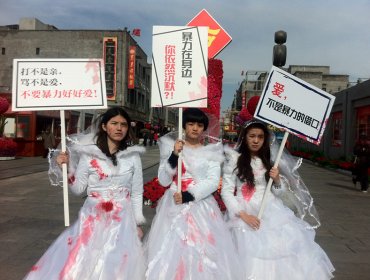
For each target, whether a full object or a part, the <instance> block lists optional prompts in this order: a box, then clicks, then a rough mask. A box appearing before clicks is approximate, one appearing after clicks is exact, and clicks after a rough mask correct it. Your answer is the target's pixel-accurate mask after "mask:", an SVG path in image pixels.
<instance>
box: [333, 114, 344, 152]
mask: <svg viewBox="0 0 370 280" xmlns="http://www.w3.org/2000/svg"><path fill="white" fill-rule="evenodd" d="M342 115H343V114H342V112H335V113H333V114H332V118H333V134H332V140H331V144H332V146H334V147H341V146H342V133H343V132H342V131H343V118H342Z"/></svg>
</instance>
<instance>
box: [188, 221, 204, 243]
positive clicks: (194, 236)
mask: <svg viewBox="0 0 370 280" xmlns="http://www.w3.org/2000/svg"><path fill="white" fill-rule="evenodd" d="M187 223H188V233H187V237H188V239H189V240H191V241H193V242H194V244H195V243H197V242H198V241H199V242H200V243H202V236H201V233H200V230H199V228H198V226H197V224H196V223H195V220H194V218H193V216H191V215H188V216H187Z"/></svg>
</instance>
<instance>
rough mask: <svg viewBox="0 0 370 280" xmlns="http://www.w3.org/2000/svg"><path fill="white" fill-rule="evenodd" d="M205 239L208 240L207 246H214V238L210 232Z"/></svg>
mask: <svg viewBox="0 0 370 280" xmlns="http://www.w3.org/2000/svg"><path fill="white" fill-rule="evenodd" d="M207 239H208V242H209V244H212V245H215V244H216V241H215V237H214V235H213V234H212V233H211V232H210V233H208V236H207Z"/></svg>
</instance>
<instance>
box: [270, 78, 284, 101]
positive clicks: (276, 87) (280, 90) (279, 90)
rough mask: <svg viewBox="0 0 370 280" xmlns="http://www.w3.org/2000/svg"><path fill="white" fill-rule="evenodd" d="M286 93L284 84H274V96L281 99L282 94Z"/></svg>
mask: <svg viewBox="0 0 370 280" xmlns="http://www.w3.org/2000/svg"><path fill="white" fill-rule="evenodd" d="M283 92H284V85H283V84H280V83H278V82H276V83H275V84H274V90H273V91H272V94H273V95H276V96H278V97H279V98H281V96H280V95H281V94H282V93H283Z"/></svg>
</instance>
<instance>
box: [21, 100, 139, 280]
mask: <svg viewBox="0 0 370 280" xmlns="http://www.w3.org/2000/svg"><path fill="white" fill-rule="evenodd" d="M97 124H98V126H97V129H96V130H95V129H94V128H92V132H91V133H88V134H81V135H77V136H75V137H72V138H73V139H72V140H71V143H72V146H70V147H69V151H68V154H67V153H59V154H58V155H56V156H55V158H52V159H51V168H50V170H49V174H50V177H51V180H52V182H55V183H59V182H60V181H62V174H61V169H60V167H58V166H60V165H61V164H63V163H67V164H68V174H69V175H68V177H69V187H70V189H71V191H72V192H74V193H75V194H83V193H85V192H86V193H87V198H86V200H85V203H84V204H83V206H82V208H81V209H80V212H79V216H78V219H77V221H76V222H75V223H74V224H73V225H72V226H70V227H69V228H67V229H66V230H65V231H64V232H63V233H62V234H61V235H60V236H59V237H58V238H57V239H56V241H54V243H53V244H52V245H51V246H50V247H49V249H48V250H47V251H46V252H45V253H44V255H43V256H42V257H41V259H40V260H39V261H38V262H37V264H36V265H34V266H33V267H32V269H31V271H30V272H29V274H28V275H27V276H26V278H25V279H35V280H36V279H37V280H40V279H45V280H46V279H48V280H49V279H63V280H67V279H75V280H83V279H89V280H98V279H99V280H112V279H115V280H116V279H133V280H141V279H143V277H144V273H145V267H144V265H145V264H144V255H143V252H142V246H141V241H140V239H141V238H142V236H143V232H142V229H141V227H140V225H141V224H143V223H144V221H145V219H144V216H143V212H142V205H143V197H142V194H143V176H142V166H141V159H140V153H142V152H144V148H143V147H138V146H132V147H130V146H128V143H129V141H130V138H131V120H130V117H129V115H128V114H127V113H126V112H125V111H124V110H123V109H122V108H119V107H114V108H110V109H108V110H107V111H106V112H105V113H104V114H102V115H101V116H100V117H99V118H98V121H97ZM54 160H55V161H54Z"/></svg>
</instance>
